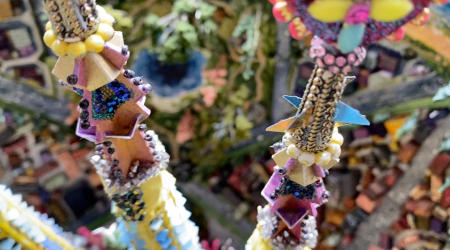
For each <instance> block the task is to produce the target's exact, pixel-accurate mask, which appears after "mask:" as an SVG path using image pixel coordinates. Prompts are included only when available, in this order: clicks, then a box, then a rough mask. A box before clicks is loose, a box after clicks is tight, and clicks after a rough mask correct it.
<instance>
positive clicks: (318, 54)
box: [316, 46, 326, 57]
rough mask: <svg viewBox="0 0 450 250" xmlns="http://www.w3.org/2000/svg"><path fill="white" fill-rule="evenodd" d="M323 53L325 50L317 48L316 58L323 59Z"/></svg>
mask: <svg viewBox="0 0 450 250" xmlns="http://www.w3.org/2000/svg"><path fill="white" fill-rule="evenodd" d="M325 52H326V50H325V48H324V47H322V46H321V47H319V48H317V50H316V55H317V56H318V57H323V56H324V55H325Z"/></svg>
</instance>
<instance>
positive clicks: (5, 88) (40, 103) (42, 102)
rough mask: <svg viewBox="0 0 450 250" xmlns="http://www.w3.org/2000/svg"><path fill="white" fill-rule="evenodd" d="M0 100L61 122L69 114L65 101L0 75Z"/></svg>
mask: <svg viewBox="0 0 450 250" xmlns="http://www.w3.org/2000/svg"><path fill="white" fill-rule="evenodd" d="M0 100H2V101H4V102H6V103H10V104H14V105H17V106H20V107H23V108H25V109H27V110H29V111H31V112H33V113H34V114H36V115H43V116H46V117H48V118H49V119H52V120H55V121H59V122H63V121H64V120H65V119H66V117H68V116H69V115H70V111H69V109H68V108H67V103H65V102H63V101H60V100H57V99H54V98H52V97H48V96H45V95H43V94H41V93H39V92H38V91H36V90H35V89H33V88H31V87H29V86H26V85H24V84H20V83H17V82H14V81H11V80H7V79H5V78H1V77H0Z"/></svg>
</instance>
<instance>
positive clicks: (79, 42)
mask: <svg viewBox="0 0 450 250" xmlns="http://www.w3.org/2000/svg"><path fill="white" fill-rule="evenodd" d="M62 2H64V3H62ZM46 3H47V6H48V9H49V13H50V15H54V14H55V13H57V14H59V15H58V16H60V17H61V19H62V20H59V19H58V18H56V19H52V18H50V21H51V25H48V31H47V32H46V34H45V37H44V39H45V41H46V43H47V45H49V46H50V47H52V48H53V49H54V51H55V53H56V54H57V55H58V56H59V58H58V61H57V63H56V65H55V67H54V69H53V73H54V74H55V75H56V76H57V77H58V78H59V79H61V80H63V81H66V82H67V83H64V85H65V86H67V87H69V89H72V90H74V91H75V92H76V93H79V94H81V95H82V100H81V101H80V103H79V109H80V117H79V120H78V125H77V129H76V134H77V135H78V136H80V137H82V138H84V139H87V140H89V141H91V142H94V143H96V147H95V153H94V154H93V156H92V157H91V162H92V163H93V165H94V166H95V168H96V169H97V172H98V174H99V175H100V177H101V178H102V181H103V183H104V187H105V190H106V192H107V193H108V194H109V195H110V197H111V199H112V200H113V201H114V202H115V206H114V209H113V211H114V212H115V214H116V215H117V216H118V218H119V219H118V220H119V222H121V223H123V225H124V227H121V228H122V230H121V234H122V235H125V236H126V237H125V238H124V245H125V246H127V247H128V246H133V247H134V248H135V249H189V250H191V249H192V250H197V249H200V244H199V239H198V236H197V233H198V228H197V227H196V226H195V224H194V223H192V222H191V221H190V220H189V216H190V213H189V212H188V211H187V210H186V209H185V208H184V203H185V201H186V200H185V199H184V198H183V197H182V195H181V194H180V193H179V192H178V191H177V190H176V187H175V178H174V177H173V176H172V175H170V174H169V173H168V172H167V171H166V170H165V169H166V168H167V166H168V162H169V155H168V154H167V153H166V150H165V148H164V146H163V145H162V143H161V142H160V141H159V139H158V136H157V135H156V134H155V132H153V131H151V130H147V127H146V125H145V124H141V123H142V122H143V121H144V120H145V119H146V118H147V117H148V116H149V115H150V109H148V108H147V107H146V106H145V101H146V95H147V94H149V93H150V92H151V90H152V86H151V85H150V84H149V83H146V82H145V81H143V78H141V77H137V76H135V73H134V72H133V71H131V70H127V69H124V66H125V64H126V63H127V60H128V58H129V55H130V53H129V50H128V47H127V46H126V45H125V44H124V39H123V36H122V33H121V32H118V31H114V29H112V24H113V22H114V19H113V18H112V17H111V16H110V15H109V14H107V13H106V12H105V11H104V9H103V8H101V7H100V6H96V4H95V1H94V0H85V1H81V0H78V1H77V0H67V1H62V0H61V2H59V0H58V1H56V2H55V3H57V7H58V8H53V7H54V6H53V5H52V6H49V5H51V4H50V2H49V1H47V2H46ZM86 4H88V5H89V6H87V5H86ZM87 7H89V8H90V10H91V15H90V16H89V17H92V18H94V20H96V21H95V22H98V25H96V26H95V27H93V28H92V29H83V33H82V34H78V33H77V36H75V37H76V39H61V38H63V35H64V34H65V33H60V32H57V31H55V27H56V26H58V25H59V24H63V25H68V26H69V27H66V29H67V30H70V29H72V28H73V29H77V28H78V27H79V26H78V24H81V25H84V24H85V23H83V21H84V22H87V21H88V19H86V17H82V16H81V17H80V16H77V17H79V18H81V19H82V20H78V21H79V22H73V20H72V19H73V15H72V14H71V13H84V11H86V9H87ZM64 13H68V14H64ZM89 20H90V19H89ZM89 22H90V21H89ZM82 27H85V26H82ZM86 27H87V26H86ZM156 217H160V218H163V223H162V225H161V228H164V229H161V230H167V231H161V230H156V231H155V230H152V229H150V227H149V224H150V221H152V220H153V219H155V218H156ZM185 230H187V231H189V233H185V232H184V231H185ZM160 231H161V232H160ZM166 232H167V233H166Z"/></svg>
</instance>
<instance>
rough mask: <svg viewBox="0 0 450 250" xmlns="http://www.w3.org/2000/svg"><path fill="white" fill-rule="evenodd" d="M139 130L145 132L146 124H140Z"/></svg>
mask: <svg viewBox="0 0 450 250" xmlns="http://www.w3.org/2000/svg"><path fill="white" fill-rule="evenodd" d="M139 130H140V131H145V130H147V124H144V123H142V124H140V125H139Z"/></svg>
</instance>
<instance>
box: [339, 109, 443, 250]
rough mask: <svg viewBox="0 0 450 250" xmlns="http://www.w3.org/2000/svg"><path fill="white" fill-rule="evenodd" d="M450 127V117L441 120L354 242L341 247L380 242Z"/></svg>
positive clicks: (367, 220) (361, 226) (358, 247)
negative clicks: (381, 236) (380, 238)
mask: <svg viewBox="0 0 450 250" xmlns="http://www.w3.org/2000/svg"><path fill="white" fill-rule="evenodd" d="M449 128H450V117H447V118H446V119H444V120H441V121H439V123H438V127H437V128H436V129H435V130H434V131H433V133H432V134H431V135H430V136H429V137H428V138H427V139H426V140H425V141H424V142H423V144H422V146H421V148H420V150H419V152H418V153H417V154H416V156H415V157H414V159H413V161H412V163H411V166H410V168H409V169H408V170H407V171H406V172H405V174H404V175H403V176H402V177H401V178H400V180H398V181H397V183H396V184H395V186H394V187H393V188H392V189H391V190H390V191H389V193H388V194H387V195H386V196H385V197H384V199H383V201H382V203H381V205H380V206H379V207H378V208H377V209H376V210H375V211H374V212H373V213H372V214H371V215H370V216H369V217H368V218H367V219H366V220H365V221H364V222H362V223H361V224H360V225H359V227H358V230H357V231H356V237H355V239H354V241H353V242H352V244H351V245H349V246H346V247H344V248H342V249H355V250H356V249H367V248H368V247H369V246H370V245H371V244H376V243H377V242H378V240H379V236H380V233H382V232H387V229H388V228H389V226H390V225H392V223H394V222H395V221H396V220H397V219H398V218H399V216H400V213H401V210H402V207H403V204H404V203H405V202H406V200H407V198H408V195H409V192H410V191H411V190H412V189H413V188H414V186H416V185H417V184H419V183H420V182H421V181H423V177H424V175H425V171H426V169H427V168H428V165H429V164H430V163H431V161H432V160H433V158H434V156H435V155H436V154H437V153H438V150H439V147H440V145H441V143H442V140H443V139H444V137H445V136H446V134H448V132H449Z"/></svg>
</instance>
